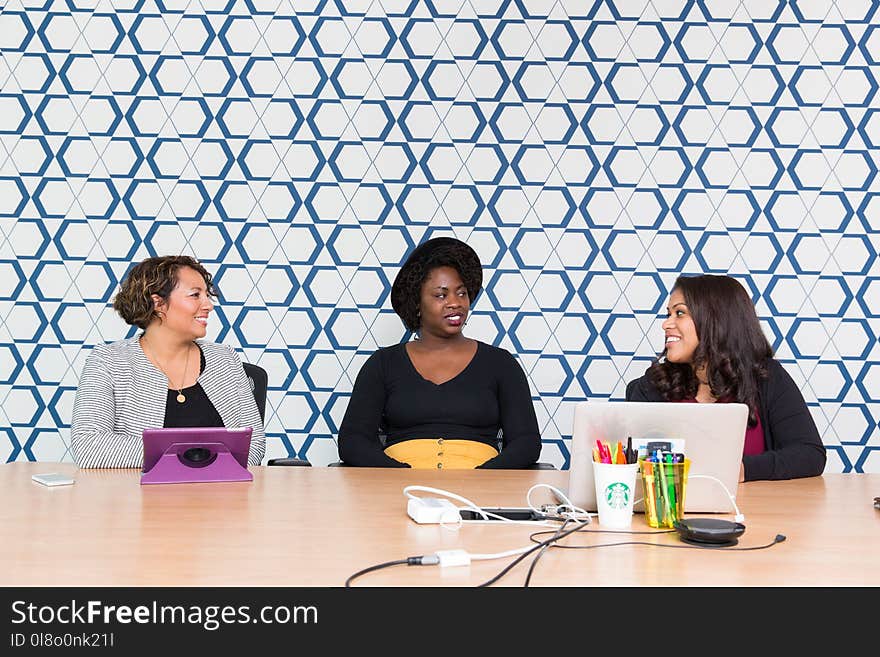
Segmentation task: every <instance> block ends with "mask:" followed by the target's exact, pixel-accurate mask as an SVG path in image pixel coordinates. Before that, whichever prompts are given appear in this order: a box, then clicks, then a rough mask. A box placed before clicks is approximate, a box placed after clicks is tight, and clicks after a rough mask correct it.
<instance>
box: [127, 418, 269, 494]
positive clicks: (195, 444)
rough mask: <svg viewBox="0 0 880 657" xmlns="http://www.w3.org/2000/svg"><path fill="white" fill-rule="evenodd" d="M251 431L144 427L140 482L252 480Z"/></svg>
mask: <svg viewBox="0 0 880 657" xmlns="http://www.w3.org/2000/svg"><path fill="white" fill-rule="evenodd" d="M251 434H252V429H251V427H244V428H240V429H227V428H225V427H193V428H190V427H187V428H172V427H169V428H163V429H144V433H143V441H144V470H143V474H142V475H141V484H185V483H200V482H214V481H253V480H254V475H252V474H251V473H250V472H249V471H248V469H247V459H248V451H249V450H250V445H251Z"/></svg>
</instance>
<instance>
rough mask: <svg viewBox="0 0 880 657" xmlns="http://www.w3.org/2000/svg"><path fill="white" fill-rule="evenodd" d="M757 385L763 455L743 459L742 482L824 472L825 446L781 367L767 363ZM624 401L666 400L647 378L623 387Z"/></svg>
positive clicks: (788, 477)
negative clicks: (763, 374) (762, 434)
mask: <svg viewBox="0 0 880 657" xmlns="http://www.w3.org/2000/svg"><path fill="white" fill-rule="evenodd" d="M767 370H768V374H767V378H766V379H763V380H762V381H760V383H759V385H758V414H759V416H760V417H761V428H762V429H763V430H764V449H765V451H764V453H763V454H753V455H751V456H744V457H743V469H744V471H745V480H746V481H754V480H757V479H796V478H798V477H815V476H817V475H820V474H822V471H823V470H824V469H825V458H826V457H825V445H823V444H822V439H821V438H820V437H819V431H818V430H817V429H816V423H815V422H814V421H813V416H812V415H810V410H809V409H808V408H807V403H806V402H805V401H804V398H803V396H802V395H801V391H800V390H799V389H798V387H797V385H796V384H795V382H794V380H793V379H792V378H791V375H789V373H788V372H786V371H785V368H784V367H783V366H782V364H781V363H780V362H779V361H778V360H775V359H771V360H770V361H768V366H767ZM626 400H627V401H654V402H656V401H666V400H665V399H663V398H662V397H661V396H660V393H659V392H658V391H657V388H655V387H654V384H653V383H651V381H650V380H649V379H648V376H647V375H644V376H641V377H639V378H638V379H635V380H633V381H630V382H629V383H628V384H627V386H626Z"/></svg>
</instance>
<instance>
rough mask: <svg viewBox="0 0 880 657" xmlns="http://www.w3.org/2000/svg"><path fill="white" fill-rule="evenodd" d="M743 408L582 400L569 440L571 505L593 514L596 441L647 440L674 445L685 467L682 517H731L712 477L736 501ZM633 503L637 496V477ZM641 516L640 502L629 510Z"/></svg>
mask: <svg viewBox="0 0 880 657" xmlns="http://www.w3.org/2000/svg"><path fill="white" fill-rule="evenodd" d="M747 422H748V406H746V405H745V404H720V403H716V404H697V403H674V402H625V401H604V402H603V401H585V402H580V403H578V404H577V405H576V406H575V410H574V427H573V430H572V437H571V463H570V466H569V479H568V497H569V499H571V501H572V503H574V504H576V505H578V506H580V507H582V508H584V509H586V510H587V511H595V510H596V490H595V484H594V481H593V465H592V460H593V447H595V446H596V440H605V441H608V442H609V443H616V442H617V441H621V442H623V443H624V445H625V444H626V439H627V437H628V436H631V437H632V438H633V443H634V446H635V445H637V444H642V443H645V442H647V441H670V440H671V441H674V442H675V451H683V452H684V454H685V456H686V457H687V458H688V459H690V461H691V466H690V472H689V475H688V482H687V495H686V497H685V512H687V513H733V512H734V507H733V503H732V502H731V500H730V497H728V495H727V492H725V490H724V488H723V487H722V486H721V485H719V484H718V482H716V481H713V480H711V479H704V478H701V477H700V475H710V476H712V477H716V478H717V479H719V480H720V481H721V482H723V483H724V485H725V486H726V487H727V489H728V490H729V491H730V494H731V495H733V496H734V497H735V496H736V487H737V484H738V481H739V469H740V463H741V462H742V454H743V445H744V442H745V434H746V423H747ZM635 495H636V499H637V500H639V499H641V498H642V496H643V491H642V485H641V480H640V478H639V479H638V480H637V483H636V491H635ZM635 510H636V511H642V510H643V507H642V505H641V503H639V504H637V505H636V506H635Z"/></svg>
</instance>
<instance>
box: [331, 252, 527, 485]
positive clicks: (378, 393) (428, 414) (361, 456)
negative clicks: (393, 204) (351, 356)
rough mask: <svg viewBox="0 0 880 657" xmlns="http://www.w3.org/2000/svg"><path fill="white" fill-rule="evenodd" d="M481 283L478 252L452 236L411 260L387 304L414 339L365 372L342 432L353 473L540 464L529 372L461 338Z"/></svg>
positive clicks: (377, 358) (499, 352)
mask: <svg viewBox="0 0 880 657" xmlns="http://www.w3.org/2000/svg"><path fill="white" fill-rule="evenodd" d="M482 282H483V270H482V266H481V264H480V260H479V257H478V256H477V254H476V252H474V250H473V249H472V248H471V247H469V246H468V245H467V244H465V243H464V242H462V241H460V240H457V239H454V238H451V237H436V238H434V239H430V240H428V241H426V242H424V243H423V244H421V245H419V246H418V247H417V248H416V249H415V250H413V252H412V253H411V254H410V256H409V258H407V260H406V262H405V263H404V265H403V267H402V268H401V269H400V272H399V273H398V275H397V278H395V280H394V285H393V286H392V289H391V305H392V307H393V308H394V311H395V312H396V313H397V314H398V315H399V316H400V318H401V319H402V320H403V323H404V324H405V325H406V327H407V329H409V330H410V331H413V332H414V333H416V340H413V341H409V342H404V343H401V344H397V345H394V346H391V347H385V348H382V349H379V350H378V351H376V352H375V353H374V354H373V355H372V356H371V357H370V358H369V359H368V360H367V361H366V363H364V365H363V367H362V368H361V371H360V372H359V374H358V377H357V380H356V381H355V385H354V389H353V391H352V395H351V400H350V401H349V405H348V408H347V410H346V412H345V417H344V418H343V420H342V426H341V427H340V430H339V455H340V457H341V458H342V460H343V461H344V462H345V463H346V464H347V465H360V466H379V467H383V466H384V467H413V468H432V469H444V468H447V469H448V468H474V467H484V468H522V467H528V466H530V465H532V464H534V463H535V461H537V459H538V455H539V453H540V451H541V438H540V435H539V432H538V421H537V418H536V416H535V409H534V406H533V405H532V399H531V393H530V392H529V385H528V382H527V380H526V377H525V373H524V372H523V370H522V368H521V367H520V365H519V363H517V362H516V360H514V358H513V356H511V354H510V353H509V352H507V351H506V350H504V349H501V348H498V347H493V346H491V345H488V344H485V343H483V342H479V341H477V340H473V339H471V338H467V337H465V336H464V334H463V333H462V329H463V328H464V326H465V324H466V323H467V318H468V313H469V312H470V308H471V305H472V304H473V302H474V300H475V299H476V297H477V295H478V294H479V292H480V289H481V287H482ZM499 447H500V450H499Z"/></svg>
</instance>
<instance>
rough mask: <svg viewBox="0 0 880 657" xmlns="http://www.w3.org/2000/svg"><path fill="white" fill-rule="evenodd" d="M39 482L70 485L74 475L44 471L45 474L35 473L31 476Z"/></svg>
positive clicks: (50, 484)
mask: <svg viewBox="0 0 880 657" xmlns="http://www.w3.org/2000/svg"><path fill="white" fill-rule="evenodd" d="M31 479H33V480H34V481H36V482H37V483H38V484H43V485H44V486H68V485H70V484H72V483H73V477H69V476H68V475H64V474H59V473H57V472H44V473H43V474H35V475H34V476H32V477H31Z"/></svg>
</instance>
